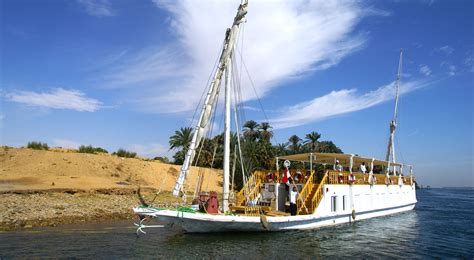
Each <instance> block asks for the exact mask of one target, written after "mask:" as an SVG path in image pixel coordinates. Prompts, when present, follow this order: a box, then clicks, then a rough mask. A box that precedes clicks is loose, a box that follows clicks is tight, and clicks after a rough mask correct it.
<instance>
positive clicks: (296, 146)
mask: <svg viewBox="0 0 474 260" xmlns="http://www.w3.org/2000/svg"><path fill="white" fill-rule="evenodd" d="M288 141H290V145H289V148H290V151H291V153H293V154H296V153H298V152H299V151H300V149H301V138H299V137H298V136H297V135H292V136H290V138H288Z"/></svg>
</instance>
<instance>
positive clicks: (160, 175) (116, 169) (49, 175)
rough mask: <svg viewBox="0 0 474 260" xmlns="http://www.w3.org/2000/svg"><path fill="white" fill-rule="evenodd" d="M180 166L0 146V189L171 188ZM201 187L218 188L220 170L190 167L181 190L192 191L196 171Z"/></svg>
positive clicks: (219, 186)
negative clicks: (201, 181) (199, 175)
mask: <svg viewBox="0 0 474 260" xmlns="http://www.w3.org/2000/svg"><path fill="white" fill-rule="evenodd" d="M179 170H180V166H178V165H171V164H164V163H160V162H157V161H144V160H141V159H131V158H120V157H117V156H112V155H108V154H85V153H65V152H55V151H40V150H31V149H24V148H7V147H2V148H0V192H3V193H4V192H9V191H25V190H35V191H36V190H62V189H64V190H84V191H93V190H101V189H120V190H127V189H132V190H135V189H136V188H137V186H138V185H140V186H141V187H144V188H154V189H160V188H161V190H163V191H170V190H172V188H173V186H174V183H175V180H176V176H177V175H178V173H179ZM199 171H202V172H203V173H204V182H203V186H202V187H203V190H216V191H217V190H220V189H221V187H222V186H221V183H222V171H221V170H214V169H204V168H197V167H192V168H191V170H190V173H189V175H188V178H187V181H186V186H185V189H186V190H187V191H194V188H195V185H196V183H197V176H198V172H199Z"/></svg>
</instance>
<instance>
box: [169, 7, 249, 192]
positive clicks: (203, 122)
mask: <svg viewBox="0 0 474 260" xmlns="http://www.w3.org/2000/svg"><path fill="white" fill-rule="evenodd" d="M246 14H247V1H246V0H245V1H243V2H242V4H241V5H240V6H239V9H238V11H237V15H236V16H235V18H234V23H233V25H232V28H229V29H227V31H226V35H225V41H224V47H223V48H222V52H221V55H220V58H219V64H218V66H217V70H216V72H215V74H214V77H213V79H212V82H211V84H210V87H209V91H208V93H207V96H206V99H205V101H204V105H203V108H202V111H201V115H200V117H199V120H198V123H197V125H196V127H195V128H194V133H193V138H192V140H191V144H190V145H189V148H188V151H187V152H186V157H185V158H184V163H183V165H182V166H181V171H180V173H179V176H178V178H177V179H176V184H175V186H174V189H173V195H174V196H178V195H180V193H182V192H183V184H184V181H185V180H186V176H187V175H188V172H189V167H190V166H191V163H192V162H193V160H194V156H195V153H196V149H197V147H199V144H200V143H201V140H202V138H203V136H204V135H205V130H206V127H207V125H208V124H209V121H210V118H211V115H212V112H213V108H214V107H215V103H216V102H217V99H218V96H219V89H220V83H221V79H222V75H223V74H224V71H225V70H226V69H227V66H228V63H229V62H230V57H231V55H232V51H233V49H234V45H235V41H236V38H237V35H238V34H239V25H240V24H241V23H242V22H244V21H245V15H246Z"/></svg>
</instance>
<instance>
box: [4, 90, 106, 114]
mask: <svg viewBox="0 0 474 260" xmlns="http://www.w3.org/2000/svg"><path fill="white" fill-rule="evenodd" d="M6 98H7V100H9V101H12V102H17V103H21V104H25V105H28V106H35V107H46V108H53V109H71V110H76V111H81V112H82V111H87V112H95V111H97V110H98V109H100V108H101V107H102V102H100V101H98V100H96V99H93V98H88V97H86V96H85V94H84V93H82V92H81V91H79V90H66V89H62V88H55V89H53V90H52V91H51V92H42V93H36V92H32V91H17V92H14V93H9V94H6Z"/></svg>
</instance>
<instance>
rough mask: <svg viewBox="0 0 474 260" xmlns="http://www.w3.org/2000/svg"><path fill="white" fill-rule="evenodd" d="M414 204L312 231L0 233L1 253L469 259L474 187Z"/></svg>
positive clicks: (112, 227) (99, 228)
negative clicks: (404, 209)
mask: <svg viewBox="0 0 474 260" xmlns="http://www.w3.org/2000/svg"><path fill="white" fill-rule="evenodd" d="M417 196H418V201H419V202H418V204H417V206H416V209H415V210H413V211H411V212H407V213H402V214H397V215H393V216H389V217H381V218H376V219H371V220H364V221H360V222H357V223H353V224H344V225H339V226H336V227H328V228H321V229H317V230H311V231H294V232H278V233H238V234H235V233H232V234H225V233H223V234H205V235H198V234H183V233H182V232H181V231H179V230H178V229H164V228H157V229H149V230H148V233H147V234H146V235H145V236H141V237H139V238H137V237H136V235H135V229H134V228H132V227H131V226H132V223H131V222H130V221H126V222H123V221H122V222H112V223H106V224H97V225H68V226H62V227H59V228H38V229H32V230H28V231H16V232H3V233H0V258H2V259H3V258H15V257H80V258H84V257H88V258H97V257H100V258H143V257H146V258H169V257H171V258H180V257H185V258H250V259H253V258H257V259H264V258H265V259H266V258H288V257H292V258H310V257H311V258H318V257H331V258H334V257H338V258H342V257H356V258H381V257H383V258H407V257H409V258H427V257H440V258H453V257H454V258H467V259H473V257H474V190H473V189H432V190H422V191H419V192H418V194H417Z"/></svg>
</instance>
